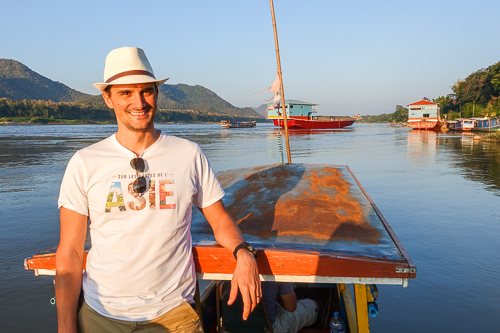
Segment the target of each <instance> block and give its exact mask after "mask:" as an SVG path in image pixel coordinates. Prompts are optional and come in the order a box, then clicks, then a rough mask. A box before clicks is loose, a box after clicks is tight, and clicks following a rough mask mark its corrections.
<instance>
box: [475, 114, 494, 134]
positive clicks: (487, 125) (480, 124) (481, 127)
mask: <svg viewBox="0 0 500 333" xmlns="http://www.w3.org/2000/svg"><path fill="white" fill-rule="evenodd" d="M470 119H472V120H474V127H473V128H472V129H471V131H475V132H493V131H498V130H500V117H496V118H488V117H484V118H470Z"/></svg>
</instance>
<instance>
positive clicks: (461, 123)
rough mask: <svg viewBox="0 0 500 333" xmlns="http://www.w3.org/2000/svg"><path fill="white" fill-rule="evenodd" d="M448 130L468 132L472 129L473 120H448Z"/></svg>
mask: <svg viewBox="0 0 500 333" xmlns="http://www.w3.org/2000/svg"><path fill="white" fill-rule="evenodd" d="M446 123H447V124H448V129H449V130H451V131H462V132H468V131H470V130H472V129H473V128H474V120H472V119H466V118H458V119H455V120H448V121H447V122H446Z"/></svg>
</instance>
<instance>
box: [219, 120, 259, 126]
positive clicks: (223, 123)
mask: <svg viewBox="0 0 500 333" xmlns="http://www.w3.org/2000/svg"><path fill="white" fill-rule="evenodd" d="M220 125H221V126H222V127H224V128H252V127H255V126H256V125H257V122H255V121H242V122H233V121H229V120H221V122H220Z"/></svg>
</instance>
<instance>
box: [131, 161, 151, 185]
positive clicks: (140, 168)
mask: <svg viewBox="0 0 500 333" xmlns="http://www.w3.org/2000/svg"><path fill="white" fill-rule="evenodd" d="M130 166H131V167H132V169H134V170H135V172H136V175H137V176H138V177H137V179H136V180H135V181H134V182H133V183H132V190H133V191H134V192H135V193H137V194H143V193H144V192H146V190H147V185H148V181H147V180H146V177H144V176H140V177H139V172H141V173H142V172H144V171H145V170H146V161H144V159H142V158H140V157H136V158H133V159H132V160H131V161H130Z"/></svg>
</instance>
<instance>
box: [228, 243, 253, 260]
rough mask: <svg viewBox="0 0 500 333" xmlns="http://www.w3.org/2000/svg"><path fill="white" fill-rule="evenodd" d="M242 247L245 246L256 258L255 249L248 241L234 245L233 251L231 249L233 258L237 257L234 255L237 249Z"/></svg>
mask: <svg viewBox="0 0 500 333" xmlns="http://www.w3.org/2000/svg"><path fill="white" fill-rule="evenodd" d="M243 248H245V249H247V250H248V251H250V253H252V254H253V255H254V256H255V258H257V250H256V249H255V248H254V247H253V246H252V245H250V243H248V242H243V243H241V244H240V245H238V246H236V248H235V249H234V251H233V256H234V259H238V258H237V257H236V253H238V251H239V250H241V249H243Z"/></svg>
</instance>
